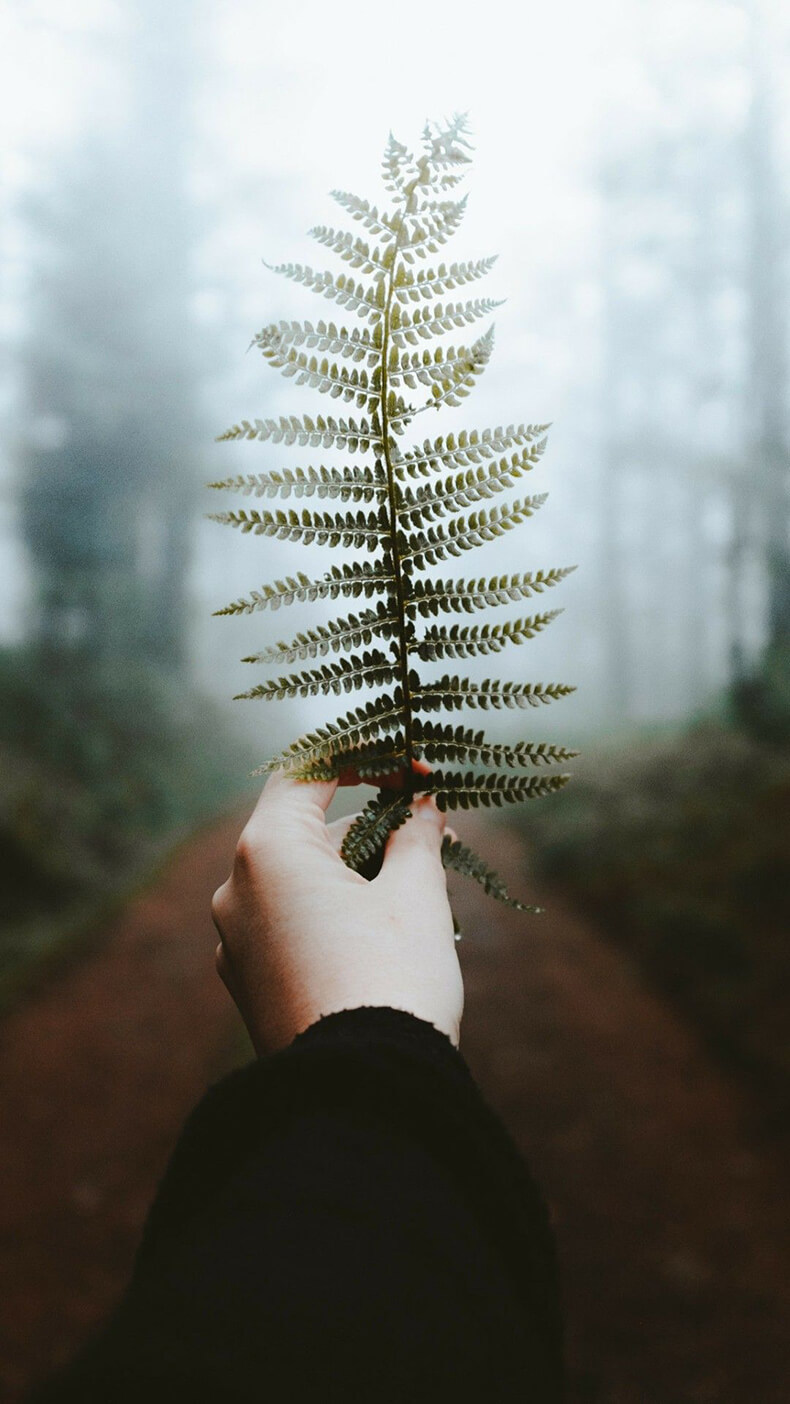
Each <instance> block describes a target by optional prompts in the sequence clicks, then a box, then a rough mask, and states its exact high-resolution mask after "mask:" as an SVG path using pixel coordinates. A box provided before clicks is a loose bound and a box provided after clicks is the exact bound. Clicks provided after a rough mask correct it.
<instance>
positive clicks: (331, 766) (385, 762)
mask: <svg viewBox="0 0 790 1404" xmlns="http://www.w3.org/2000/svg"><path fill="white" fill-rule="evenodd" d="M405 759H406V738H405V737H404V735H403V733H402V732H399V733H398V734H397V735H394V736H380V737H377V739H376V740H375V741H369V742H368V744H367V745H366V746H358V747H357V748H356V749H355V750H353V751H341V752H335V753H333V754H332V755H327V756H322V757H320V758H317V759H315V760H312V761H308V762H306V763H305V764H304V765H302V766H300V767H299V768H298V769H297V770H295V771H294V774H295V776H296V778H297V779H298V780H334V779H336V778H337V777H338V776H340V775H342V774H344V773H345V772H348V771H351V770H353V771H354V773H355V774H356V775H358V776H359V777H360V779H362V780H370V779H374V780H375V779H379V777H381V776H382V775H393V774H395V773H396V772H398V771H401V770H403V764H404V761H405Z"/></svg>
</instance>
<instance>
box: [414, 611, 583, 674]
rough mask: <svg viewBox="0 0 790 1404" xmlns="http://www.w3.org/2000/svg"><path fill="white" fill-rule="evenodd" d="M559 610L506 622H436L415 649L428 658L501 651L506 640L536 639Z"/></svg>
mask: <svg viewBox="0 0 790 1404" xmlns="http://www.w3.org/2000/svg"><path fill="white" fill-rule="evenodd" d="M558 614H562V610H561V609H552V610H547V611H546V612H545V613H544V614H533V615H531V616H530V617H529V618H528V619H512V620H506V621H505V623H503V624H482V625H477V624H463V625H461V624H453V625H452V627H451V628H450V629H443V628H441V627H440V626H438V625H432V626H431V628H430V629H426V631H425V633H424V634H423V636H422V638H421V639H420V641H419V643H416V644H415V645H414V652H415V653H416V654H417V655H418V657H420V658H422V659H424V660H425V661H427V662H432V661H434V660H435V659H437V658H475V657H478V656H480V655H484V654H488V653H500V652H501V651H502V649H503V648H504V647H505V646H506V644H509V643H515V644H518V643H524V641H525V640H526V639H533V638H534V637H535V635H536V634H539V633H540V632H541V630H543V629H545V628H547V627H548V625H549V624H551V622H552V620H554V619H556V618H557V615H558Z"/></svg>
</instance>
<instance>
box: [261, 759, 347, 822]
mask: <svg viewBox="0 0 790 1404" xmlns="http://www.w3.org/2000/svg"><path fill="white" fill-rule="evenodd" d="M336 789H337V780H296V779H294V777H293V776H292V775H289V774H288V773H287V772H286V771H285V770H275V771H274V772H273V773H272V774H271V775H270V776H269V779H268V780H267V781H266V784H265V785H264V787H263V789H262V790H261V794H260V798H259V799H258V803H257V804H256V806H255V809H254V810H253V812H252V816H251V818H250V821H249V822H250V824H252V825H253V826H256V827H257V824H258V821H259V820H260V819H261V818H264V819H265V820H266V823H267V824H271V822H272V811H273V810H275V811H279V812H280V813H281V814H292V815H303V816H305V817H307V816H313V817H314V816H316V815H317V814H320V815H324V814H326V811H327V810H328V808H329V806H330V804H331V803H332V798H333V796H334V793H335V790H336Z"/></svg>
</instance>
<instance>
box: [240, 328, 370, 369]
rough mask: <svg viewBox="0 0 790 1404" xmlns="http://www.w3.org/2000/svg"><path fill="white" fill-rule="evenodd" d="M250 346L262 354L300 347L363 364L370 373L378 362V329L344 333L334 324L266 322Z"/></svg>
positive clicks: (344, 329) (359, 329)
mask: <svg viewBox="0 0 790 1404" xmlns="http://www.w3.org/2000/svg"><path fill="white" fill-rule="evenodd" d="M250 346H257V347H258V348H259V349H260V350H261V351H263V352H267V351H271V350H273V349H278V350H280V351H283V350H285V349H286V348H287V347H289V346H294V347H296V346H304V347H306V348H307V350H309V351H320V352H322V353H327V352H328V353H329V355H331V356H342V357H343V358H344V359H346V360H352V361H355V362H357V363H358V364H359V363H361V362H363V361H364V363H365V364H366V365H367V366H368V367H369V369H371V370H373V369H375V368H376V366H377V365H378V364H379V362H380V360H381V326H380V324H378V323H377V324H376V325H375V326H374V327H373V329H372V330H371V331H368V329H367V328H366V327H353V328H352V329H351V331H348V330H347V329H346V328H345V327H338V326H336V325H335V323H334V322H324V321H320V322H315V323H313V322H283V321H280V322H270V323H269V325H268V326H266V327H264V328H263V330H262V331H259V332H257V333H256V334H255V336H254V337H253V338H252V341H251V342H250Z"/></svg>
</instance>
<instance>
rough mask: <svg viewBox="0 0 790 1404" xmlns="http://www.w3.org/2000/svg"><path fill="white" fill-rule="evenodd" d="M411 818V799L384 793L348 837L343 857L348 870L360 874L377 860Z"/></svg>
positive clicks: (370, 802)
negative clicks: (360, 871) (350, 869)
mask: <svg viewBox="0 0 790 1404" xmlns="http://www.w3.org/2000/svg"><path fill="white" fill-rule="evenodd" d="M410 817H411V809H410V808H409V800H408V798H404V796H403V795H398V794H393V793H392V792H391V791H389V792H388V791H386V790H383V791H382V792H381V793H380V794H378V795H376V798H375V799H372V800H370V801H369V803H368V804H366V805H365V808H364V809H363V811H362V813H361V814H360V815H359V817H358V818H357V819H355V821H354V823H353V824H352V825H351V828H350V829H349V831H348V833H347V834H346V836H345V838H344V840H343V844H342V847H341V849H340V856H341V858H342V859H343V861H344V862H345V863H346V865H347V866H348V867H349V868H353V870H354V871H355V872H359V870H360V868H362V867H364V865H365V863H367V862H369V861H370V859H372V858H375V857H376V856H377V855H378V854H379V853H380V852H381V850H382V848H383V847H384V844H385V843H386V842H387V839H388V838H389V836H390V834H392V833H394V832H395V830H396V829H399V828H400V826H401V824H405V822H406V820H407V819H409V818H410Z"/></svg>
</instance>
